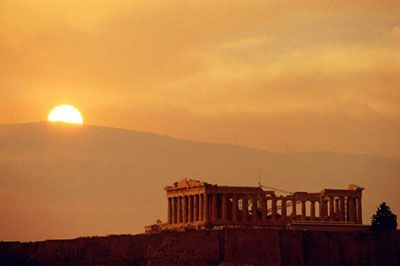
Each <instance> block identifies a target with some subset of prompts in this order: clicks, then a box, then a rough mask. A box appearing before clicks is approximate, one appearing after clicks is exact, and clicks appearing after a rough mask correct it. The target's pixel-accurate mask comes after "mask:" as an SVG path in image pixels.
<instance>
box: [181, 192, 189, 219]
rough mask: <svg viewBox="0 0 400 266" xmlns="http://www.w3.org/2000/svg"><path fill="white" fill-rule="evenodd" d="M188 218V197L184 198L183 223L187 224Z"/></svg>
mask: <svg viewBox="0 0 400 266" xmlns="http://www.w3.org/2000/svg"><path fill="white" fill-rule="evenodd" d="M187 218H188V198H187V196H183V197H182V223H187V221H188V220H187Z"/></svg>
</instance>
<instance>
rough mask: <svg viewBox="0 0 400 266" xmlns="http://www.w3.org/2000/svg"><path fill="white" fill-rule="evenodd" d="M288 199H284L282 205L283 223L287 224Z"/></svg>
mask: <svg viewBox="0 0 400 266" xmlns="http://www.w3.org/2000/svg"><path fill="white" fill-rule="evenodd" d="M286 208H287V207H286V199H282V203H281V213H282V222H283V223H286V218H287V209H286Z"/></svg>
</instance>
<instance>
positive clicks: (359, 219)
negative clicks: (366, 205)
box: [357, 198, 362, 224]
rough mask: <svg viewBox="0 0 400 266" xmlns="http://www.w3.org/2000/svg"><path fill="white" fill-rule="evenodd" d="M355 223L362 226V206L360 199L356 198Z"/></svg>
mask: <svg viewBox="0 0 400 266" xmlns="http://www.w3.org/2000/svg"><path fill="white" fill-rule="evenodd" d="M357 222H358V223H360V224H362V204H361V198H357Z"/></svg>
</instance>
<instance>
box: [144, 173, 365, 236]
mask: <svg viewBox="0 0 400 266" xmlns="http://www.w3.org/2000/svg"><path fill="white" fill-rule="evenodd" d="M165 191H166V192H167V200H168V212H167V216H168V220H167V222H166V223H161V222H158V223H157V224H155V225H151V226H147V227H146V232H154V231H161V230H186V229H207V228H223V227H288V228H303V229H311V230H312V229H316V230H320V229H323V230H360V229H365V226H362V203H361V199H362V191H363V188H362V187H359V186H356V185H349V187H348V189H323V190H322V191H321V192H317V193H309V192H293V193H290V192H288V193H286V194H288V195H277V194H276V193H275V191H273V190H264V189H263V186H262V185H261V184H260V185H259V186H258V187H247V186H245V187H239V186H219V185H213V184H209V183H206V182H201V181H199V180H195V179H187V178H185V179H183V180H181V181H179V182H175V183H174V184H173V185H171V186H167V187H165Z"/></svg>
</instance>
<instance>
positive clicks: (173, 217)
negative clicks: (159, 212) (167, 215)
mask: <svg viewBox="0 0 400 266" xmlns="http://www.w3.org/2000/svg"><path fill="white" fill-rule="evenodd" d="M176 205H177V202H176V197H173V198H172V214H171V215H172V222H171V223H173V224H176V223H177V221H178V219H177V216H176V209H177V206H176Z"/></svg>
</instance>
